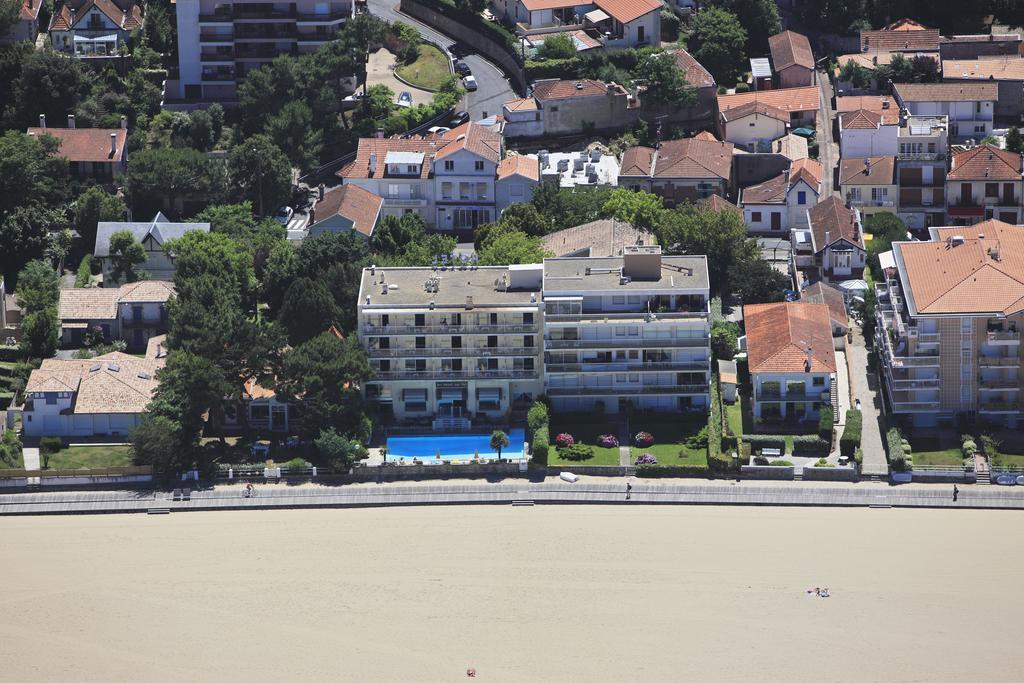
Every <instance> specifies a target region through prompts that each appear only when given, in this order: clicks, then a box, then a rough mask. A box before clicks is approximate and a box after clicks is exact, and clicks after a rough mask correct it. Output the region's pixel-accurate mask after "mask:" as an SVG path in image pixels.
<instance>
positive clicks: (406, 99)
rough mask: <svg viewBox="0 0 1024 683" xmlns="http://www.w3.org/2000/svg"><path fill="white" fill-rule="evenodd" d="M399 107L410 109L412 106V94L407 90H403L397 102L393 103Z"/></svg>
mask: <svg viewBox="0 0 1024 683" xmlns="http://www.w3.org/2000/svg"><path fill="white" fill-rule="evenodd" d="M395 104H397V105H398V106H399V107H411V106H412V93H410V92H409V91H407V90H403V91H402V92H401V93H399V95H398V100H396V101H395Z"/></svg>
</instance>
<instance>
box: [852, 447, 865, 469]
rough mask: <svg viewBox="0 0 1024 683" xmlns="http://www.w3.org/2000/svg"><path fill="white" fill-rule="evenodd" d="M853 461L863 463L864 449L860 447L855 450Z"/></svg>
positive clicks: (858, 463)
mask: <svg viewBox="0 0 1024 683" xmlns="http://www.w3.org/2000/svg"><path fill="white" fill-rule="evenodd" d="M853 461H854V462H855V463H857V465H863V464H864V451H862V450H861V449H860V448H855V449H854V451H853Z"/></svg>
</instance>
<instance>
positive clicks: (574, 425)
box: [548, 415, 619, 467]
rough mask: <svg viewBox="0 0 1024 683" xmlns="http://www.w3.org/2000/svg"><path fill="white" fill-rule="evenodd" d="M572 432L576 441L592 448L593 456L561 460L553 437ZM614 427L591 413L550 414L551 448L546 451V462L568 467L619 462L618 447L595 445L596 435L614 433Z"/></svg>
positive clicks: (615, 464)
mask: <svg viewBox="0 0 1024 683" xmlns="http://www.w3.org/2000/svg"><path fill="white" fill-rule="evenodd" d="M563 432H565V433H567V434H572V436H573V438H574V439H575V440H576V443H583V444H586V445H588V446H590V447H591V448H593V449H594V457H593V458H589V459H587V460H563V459H562V458H560V457H558V448H556V447H555V437H556V436H558V435H559V434H561V433H563ZM615 432H616V428H615V427H612V426H610V425H609V424H608V423H607V421H605V420H603V419H598V418H596V417H595V416H593V415H552V416H551V427H550V434H551V450H550V451H549V452H548V464H550V465H553V466H560V467H568V466H572V465H612V466H617V465H618V464H619V449H618V448H604V447H602V446H598V445H597V437H599V436H601V435H602V434H608V433H613V434H614V433H615Z"/></svg>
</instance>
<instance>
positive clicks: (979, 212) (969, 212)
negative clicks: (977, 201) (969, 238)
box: [946, 206, 985, 216]
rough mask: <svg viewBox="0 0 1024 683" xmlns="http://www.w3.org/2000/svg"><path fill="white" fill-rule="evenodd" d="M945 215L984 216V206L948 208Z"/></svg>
mask: <svg viewBox="0 0 1024 683" xmlns="http://www.w3.org/2000/svg"><path fill="white" fill-rule="evenodd" d="M946 213H948V214H949V215H950V216H984V215H985V207H984V206H949V207H946Z"/></svg>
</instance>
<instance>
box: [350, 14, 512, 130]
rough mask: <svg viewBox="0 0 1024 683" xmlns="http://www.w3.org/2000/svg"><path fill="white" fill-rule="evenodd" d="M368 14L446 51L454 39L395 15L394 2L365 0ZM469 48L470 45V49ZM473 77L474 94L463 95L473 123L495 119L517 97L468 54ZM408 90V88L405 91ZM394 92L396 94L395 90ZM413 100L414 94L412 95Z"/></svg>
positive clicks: (498, 75) (491, 70)
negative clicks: (412, 31) (411, 30)
mask: <svg viewBox="0 0 1024 683" xmlns="http://www.w3.org/2000/svg"><path fill="white" fill-rule="evenodd" d="M368 6H369V9H370V13H371V14H373V15H374V16H376V17H380V18H381V19H384V20H385V21H391V22H396V21H397V22H401V23H403V24H408V25H409V26H414V27H416V29H417V30H418V31H419V32H420V35H421V36H423V37H424V38H425V39H426V40H429V41H431V42H433V43H436V44H437V45H440V46H441V47H442V48H447V47H448V46H449V45H451V44H452V43H454V42H455V39H454V38H449V37H448V36H446V35H444V34H443V33H440V32H439V31H436V30H434V29H432V28H430V27H429V26H427V25H426V24H424V23H422V22H420V21H418V20H416V19H413V18H412V17H410V16H408V15H406V14H402V13H401V12H398V11H397V10H398V4H397V2H396V0H368ZM470 47H471V48H472V46H470ZM464 61H465V62H466V64H467V65H469V68H470V69H471V70H472V71H473V75H474V76H476V81H477V85H478V86H479V87H478V89H477V90H476V91H475V92H471V93H467V94H466V99H465V101H466V111H468V112H469V115H470V116H471V117H472V119H473V120H474V121H477V120H479V119H482V118H484V117H485V116H494V115H495V114H500V113H501V105H502V103H503V102H507V101H509V100H513V99H515V98H516V97H518V95H516V93H515V91H514V90H513V89H512V87H511V86H510V85H509V84H508V81H507V80H505V77H504V75H503V74H502V73H501V71H500V70H499V69H498V67H496V66H494V65H493V64H491V63H490V62H488V61H487V60H485V59H484V58H483V57H481V56H480V55H475V54H473V55H469V56H467V57H466V58H465V60H464ZM404 89H406V90H408V88H404ZM396 92H397V91H396ZM413 99H414V101H415V95H413Z"/></svg>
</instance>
